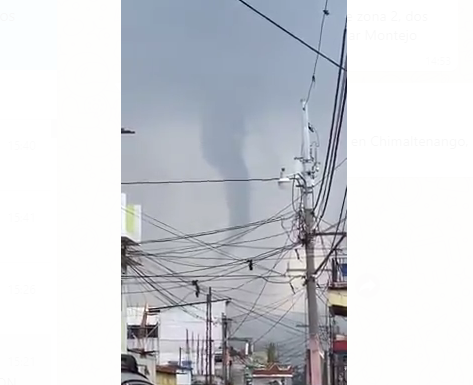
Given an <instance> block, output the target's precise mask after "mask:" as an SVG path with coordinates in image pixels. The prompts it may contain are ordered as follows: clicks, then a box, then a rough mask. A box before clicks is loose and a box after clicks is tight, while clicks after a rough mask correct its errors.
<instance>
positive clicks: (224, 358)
mask: <svg viewBox="0 0 473 385" xmlns="http://www.w3.org/2000/svg"><path fill="white" fill-rule="evenodd" d="M227 365H228V323H227V316H226V315H225V313H222V377H223V385H227V383H228V370H227V368H228V366H227Z"/></svg>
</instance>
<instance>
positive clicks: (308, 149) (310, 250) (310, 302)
mask: <svg viewBox="0 0 473 385" xmlns="http://www.w3.org/2000/svg"><path fill="white" fill-rule="evenodd" d="M301 103H302V148H301V156H300V157H298V158H296V160H298V161H299V162H301V164H302V171H301V172H298V173H296V174H292V175H289V176H285V175H284V173H285V170H284V169H282V170H281V178H280V179H279V185H281V186H282V185H283V184H286V183H289V182H291V181H296V182H297V187H299V188H300V189H301V194H302V209H303V218H304V229H303V231H302V234H301V240H302V242H303V244H304V247H305V254H306V268H305V278H306V287H307V308H308V309H307V310H308V318H309V325H308V329H309V343H308V351H307V366H306V372H307V384H308V385H322V376H321V362H320V361H321V359H320V343H319V338H318V328H319V320H318V311H317V295H316V290H317V283H316V281H315V276H314V273H315V249H314V237H315V217H314V212H315V210H314V209H315V207H314V186H315V173H316V172H317V171H318V162H317V152H316V148H314V151H312V143H311V141H310V132H311V131H312V132H313V131H314V130H313V128H312V126H311V125H310V123H309V114H308V111H307V103H306V101H305V100H302V101H301ZM316 146H318V143H316ZM327 234H328V233H327ZM327 234H325V235H327Z"/></svg>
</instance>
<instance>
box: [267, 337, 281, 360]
mask: <svg viewBox="0 0 473 385" xmlns="http://www.w3.org/2000/svg"><path fill="white" fill-rule="evenodd" d="M266 359H267V361H268V364H275V363H277V362H278V350H277V348H276V344H275V343H274V342H271V343H270V344H269V345H268V346H267V347H266Z"/></svg>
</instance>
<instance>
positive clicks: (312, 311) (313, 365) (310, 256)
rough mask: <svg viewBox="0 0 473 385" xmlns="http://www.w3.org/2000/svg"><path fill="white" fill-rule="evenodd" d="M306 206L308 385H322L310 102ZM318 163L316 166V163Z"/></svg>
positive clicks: (305, 130)
mask: <svg viewBox="0 0 473 385" xmlns="http://www.w3.org/2000/svg"><path fill="white" fill-rule="evenodd" d="M302 112H303V117H302V154H301V158H300V161H301V162H302V179H303V183H302V207H303V210H304V222H305V229H304V234H303V237H302V239H303V242H304V246H305V254H306V258H305V259H306V287H307V311H308V319H309V349H308V352H307V373H308V385H322V376H321V365H320V342H319V338H318V329H319V319H318V311H317V294H316V290H317V284H316V281H315V277H314V275H313V274H314V272H315V254H314V252H315V250H314V230H315V218H314V199H313V198H314V196H313V192H314V191H313V188H314V184H315V183H314V173H315V169H316V167H317V163H316V159H314V158H313V157H312V154H311V142H310V134H309V131H311V127H310V123H309V114H308V111H307V103H306V101H305V100H302ZM314 163H315V164H314Z"/></svg>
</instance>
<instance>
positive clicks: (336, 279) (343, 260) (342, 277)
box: [332, 257, 347, 287]
mask: <svg viewBox="0 0 473 385" xmlns="http://www.w3.org/2000/svg"><path fill="white" fill-rule="evenodd" d="M332 285H333V286H341V287H346V285H347V257H336V258H333V259H332Z"/></svg>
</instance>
